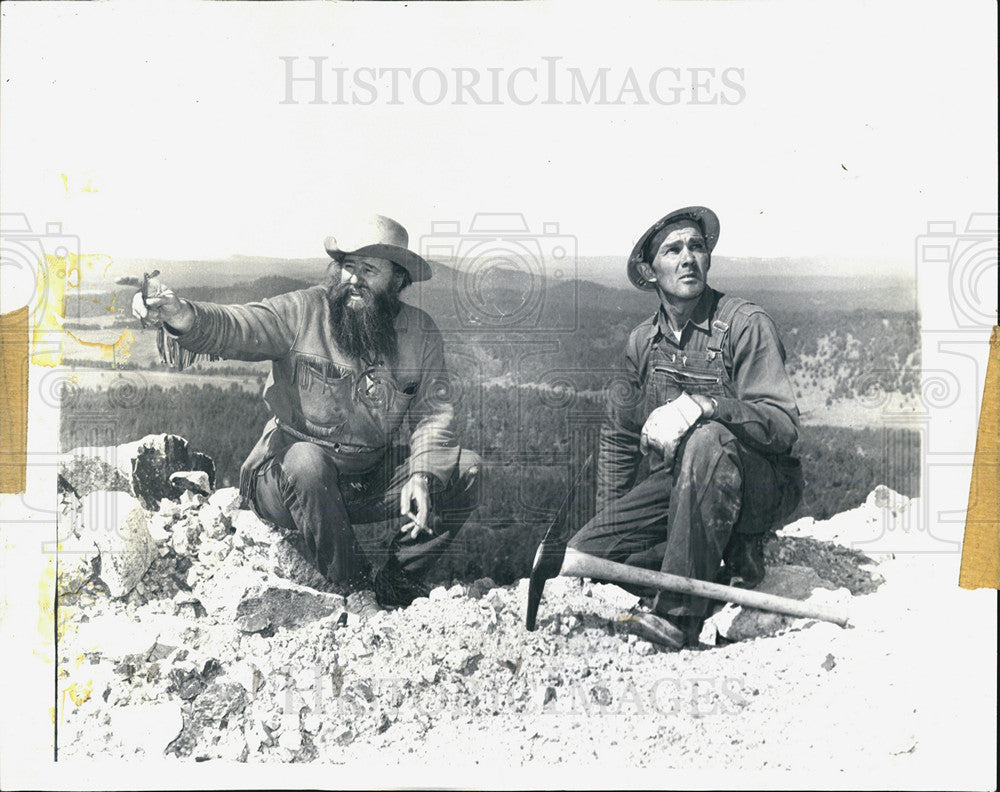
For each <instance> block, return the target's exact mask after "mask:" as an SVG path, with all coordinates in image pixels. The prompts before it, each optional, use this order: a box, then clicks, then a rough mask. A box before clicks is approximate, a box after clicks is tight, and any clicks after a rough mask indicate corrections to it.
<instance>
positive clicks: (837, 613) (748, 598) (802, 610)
mask: <svg viewBox="0 0 1000 792" xmlns="http://www.w3.org/2000/svg"><path fill="white" fill-rule="evenodd" d="M559 574H560V575H563V576H566V577H588V578H596V579H598V580H603V581H608V582H611V583H630V584H632V585H635V586H646V587H648V588H655V589H662V590H664V591H676V592H678V593H681V594H693V595H695V596H698V597H707V598H709V599H715V600H722V601H723V602H732V603H735V604H736V605H743V606H744V607H747V608H757V609H759V610H765V611H770V612H772V613H783V614H785V615H787V616H797V617H799V618H803V619H819V620H821V621H828V622H833V623H834V624H839V625H840V626H841V627H846V626H847V609H846V608H837V607H829V606H825V605H817V604H814V603H808V602H802V601H801V600H796V599H790V598H789V597H779V596H777V595H776V594H765V593H763V592H761V591H753V590H752V589H742V588H735V587H734V586H723V585H722V584H721V583H709V582H708V581H707V580H697V579H695V578H689V577H683V576H682V575H671V574H670V573H668V572H654V571H653V570H651V569H642V568H641V567H633V566H628V565H627V564H619V563H616V562H614V561H608V560H607V559H604V558H598V557H597V556H592V555H588V554H587V553H581V552H579V551H578V550H574V549H573V548H572V547H568V548H566V555H565V558H564V559H563V563H562V567H561V569H560V570H559Z"/></svg>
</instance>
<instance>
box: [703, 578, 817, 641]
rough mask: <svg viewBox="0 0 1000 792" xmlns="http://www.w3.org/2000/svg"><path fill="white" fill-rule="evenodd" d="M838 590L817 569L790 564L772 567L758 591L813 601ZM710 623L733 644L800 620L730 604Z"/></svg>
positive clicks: (772, 632) (759, 636)
mask: <svg viewBox="0 0 1000 792" xmlns="http://www.w3.org/2000/svg"><path fill="white" fill-rule="evenodd" d="M835 588H836V586H834V585H833V584H832V583H830V582H829V581H828V580H824V579H823V578H821V577H820V576H819V574H817V572H816V570H814V569H812V568H810V567H806V566H795V565H791V564H789V565H784V566H773V567H768V569H767V573H766V574H765V575H764V579H763V580H762V581H761V582H760V584H759V585H758V586H757V587H756V589H754V590H755V591H759V592H761V593H764V594H775V595H777V596H779V597H788V598H790V599H797V600H810V599H812V598H813V592H814V590H815V589H822V590H824V593H825V591H826V590H832V589H835ZM707 621H708V622H709V630H710V631H711V630H712V629H713V628H714V630H715V631H716V632H717V633H718V635H721V636H722V637H723V638H725V639H727V640H729V641H746V640H750V639H752V638H761V637H764V636H767V635H774V634H775V633H778V632H781V631H782V630H785V629H788V628H789V627H790V626H792V625H793V624H794V623H795V622H796V621H797V619H796V617H794V616H785V615H782V614H780V613H769V612H767V611H762V610H757V609H756V608H744V607H742V606H740V605H734V604H732V603H729V604H727V605H726V606H725V607H724V608H723V609H722V610H721V611H719V612H718V613H716V614H715V615H713V616H712V617H711V618H710V619H708V620H707ZM704 634H705V633H704V632H703V635H704Z"/></svg>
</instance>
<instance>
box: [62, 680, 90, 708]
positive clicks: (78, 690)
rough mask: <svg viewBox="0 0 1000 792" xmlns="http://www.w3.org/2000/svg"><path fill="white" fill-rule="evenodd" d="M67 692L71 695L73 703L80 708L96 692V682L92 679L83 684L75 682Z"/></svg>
mask: <svg viewBox="0 0 1000 792" xmlns="http://www.w3.org/2000/svg"><path fill="white" fill-rule="evenodd" d="M66 692H67V693H68V694H69V697H70V698H71V699H72V700H73V703H74V704H76V706H78V707H79V706H80V705H81V704H83V703H84V702H85V701H86V700H87V699H89V698H90V694H91V693H93V692H94V681H93V680H92V679H88V680H87V681H86V682H83V683H79V682H74V683H72V684H71V685H70V686H69V687H68V688H66Z"/></svg>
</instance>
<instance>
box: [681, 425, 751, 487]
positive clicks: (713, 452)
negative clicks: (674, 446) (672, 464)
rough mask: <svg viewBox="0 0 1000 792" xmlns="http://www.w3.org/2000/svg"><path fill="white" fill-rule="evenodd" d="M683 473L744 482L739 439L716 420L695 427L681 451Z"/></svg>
mask: <svg viewBox="0 0 1000 792" xmlns="http://www.w3.org/2000/svg"><path fill="white" fill-rule="evenodd" d="M680 470H681V473H682V474H685V473H687V474H690V475H696V476H699V475H700V476H705V475H709V476H712V477H721V478H725V479H727V481H728V480H730V479H735V480H736V481H737V482H738V481H740V480H742V473H741V470H740V460H739V453H738V452H737V449H736V436H735V435H734V434H733V433H732V432H731V431H729V429H727V428H726V427H725V426H723V425H722V424H720V423H718V422H717V421H708V422H707V423H704V424H700V425H698V426H696V427H695V428H694V429H693V430H692V432H691V434H690V435H688V438H687V440H686V441H685V443H684V447H683V450H682V451H681V459H680Z"/></svg>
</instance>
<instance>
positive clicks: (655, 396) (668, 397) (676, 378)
mask: <svg viewBox="0 0 1000 792" xmlns="http://www.w3.org/2000/svg"><path fill="white" fill-rule="evenodd" d="M723 374H724V371H723V368H722V359H721V356H720V355H717V354H716V355H712V354H711V353H706V352H691V353H689V354H681V353H677V354H676V355H671V356H667V355H665V354H663V353H661V354H659V355H657V356H656V357H655V359H653V360H651V361H650V368H649V384H651V385H652V387H651V388H647V397H648V399H649V402H648V403H647V406H648V407H649V409H650V410H653V409H656V408H657V407H659V406H661V405H663V404H666V403H667V402H670V401H673V400H674V399H676V398H677V397H678V396H680V395H681V393H682V392H684V393H691V394H693V393H701V394H704V395H706V396H722V395H724V394H725V388H724V386H723Z"/></svg>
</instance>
